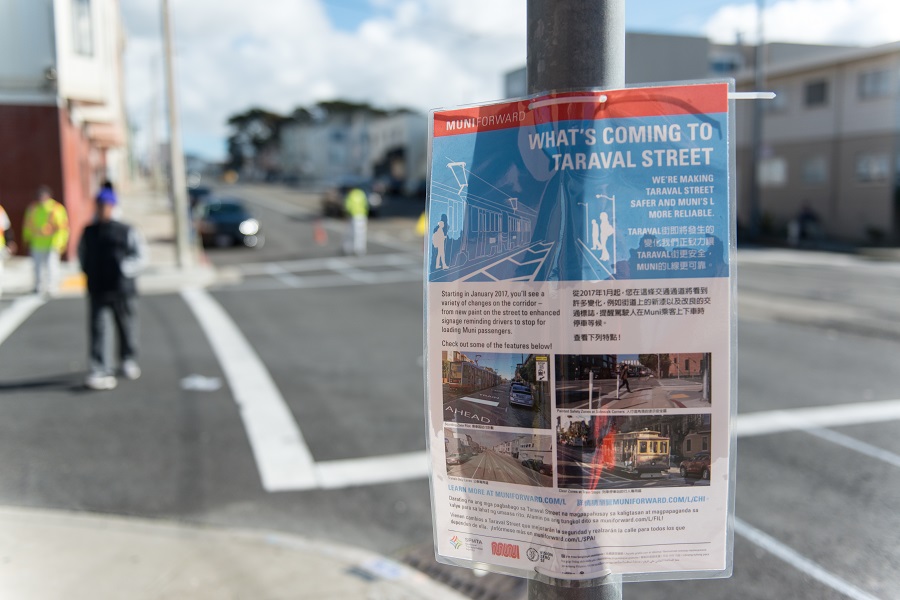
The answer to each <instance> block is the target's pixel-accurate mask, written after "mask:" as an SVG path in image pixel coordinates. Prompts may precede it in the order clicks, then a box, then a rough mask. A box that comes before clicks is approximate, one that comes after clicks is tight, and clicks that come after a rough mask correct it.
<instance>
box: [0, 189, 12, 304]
mask: <svg viewBox="0 0 900 600" xmlns="http://www.w3.org/2000/svg"><path fill="white" fill-rule="evenodd" d="M15 252H16V238H15V237H14V236H13V230H12V222H11V221H10V220H9V215H7V214H6V211H5V210H3V207H2V206H0V296H2V295H3V263H4V262H6V259H7V258H9V257H10V256H11V255H13V254H15Z"/></svg>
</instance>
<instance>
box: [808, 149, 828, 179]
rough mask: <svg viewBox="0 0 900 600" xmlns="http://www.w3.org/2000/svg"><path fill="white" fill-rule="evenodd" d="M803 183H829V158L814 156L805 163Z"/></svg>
mask: <svg viewBox="0 0 900 600" xmlns="http://www.w3.org/2000/svg"><path fill="white" fill-rule="evenodd" d="M803 183H808V184H810V185H819V184H823V183H828V158H827V157H825V156H813V157H811V158H808V159H806V161H805V162H804V163H803Z"/></svg>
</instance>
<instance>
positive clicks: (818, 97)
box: [803, 79, 828, 106]
mask: <svg viewBox="0 0 900 600" xmlns="http://www.w3.org/2000/svg"><path fill="white" fill-rule="evenodd" d="M803 97H804V101H805V102H806V106H824V105H825V104H827V103H828V82H827V81H825V80H824V79H823V80H820V81H812V82H810V83H807V84H806V89H805V91H804V96H803Z"/></svg>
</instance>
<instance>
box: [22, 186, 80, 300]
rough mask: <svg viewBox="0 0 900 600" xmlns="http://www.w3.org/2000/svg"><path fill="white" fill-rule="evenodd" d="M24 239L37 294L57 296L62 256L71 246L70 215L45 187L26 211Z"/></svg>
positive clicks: (40, 188) (23, 229)
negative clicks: (31, 260)
mask: <svg viewBox="0 0 900 600" xmlns="http://www.w3.org/2000/svg"><path fill="white" fill-rule="evenodd" d="M22 240H23V241H24V242H25V244H26V245H27V246H28V249H29V252H30V254H31V258H32V259H33V260H34V293H35V294H43V295H52V294H55V293H56V288H57V285H58V284H59V257H60V254H62V253H63V251H65V249H66V245H67V244H68V243H69V215H68V214H67V213H66V208H65V207H64V206H63V205H62V204H60V203H59V202H57V201H56V200H54V199H53V198H52V192H51V191H50V188H49V187H47V186H45V185H42V186H41V187H39V188H38V192H37V200H35V201H34V202H33V203H32V204H31V206H29V207H28V210H26V211H25V224H24V226H23V228H22Z"/></svg>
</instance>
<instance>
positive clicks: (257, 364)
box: [181, 289, 318, 492]
mask: <svg viewBox="0 0 900 600" xmlns="http://www.w3.org/2000/svg"><path fill="white" fill-rule="evenodd" d="M181 296H182V298H184V300H185V302H186V303H187V305H188V306H189V307H190V308H191V310H192V311H193V313H194V316H195V317H196V319H197V321H198V322H199V323H200V326H201V328H202V329H203V331H204V333H205V334H206V337H207V338H208V339H209V342H210V345H211V346H212V349H213V352H214V353H215V354H216V358H218V360H219V363H220V364H221V366H222V371H223V373H224V374H225V378H226V379H227V380H228V384H229V386H230V387H231V393H232V395H233V396H234V400H235V402H237V404H238V406H239V407H240V415H241V419H242V420H243V422H244V428H245V429H246V431H247V437H248V438H249V440H250V447H251V448H252V450H253V457H254V458H255V460H256V466H257V468H258V469H259V475H260V478H261V480H262V485H263V487H264V488H265V489H266V490H267V491H270V492H277V491H286V490H304V489H313V488H316V487H318V482H317V480H316V473H315V469H314V464H313V458H312V454H311V453H310V451H309V447H308V446H307V445H306V441H305V440H304V439H303V434H302V433H300V428H299V427H298V426H297V423H296V421H295V420H294V416H293V415H292V414H291V411H290V409H289V408H288V406H287V403H286V402H285V400H284V398H283V397H282V395H281V392H280V391H279V390H278V387H277V386H276V385H275V382H274V381H273V380H272V377H271V375H269V371H268V370H267V369H266V366H265V365H264V364H263V362H262V360H261V359H260V358H259V356H258V355H257V354H256V352H255V351H254V350H253V347H252V346H251V345H250V343H249V342H248V341H247V338H245V337H244V334H243V333H241V331H240V329H238V326H237V325H236V324H235V322H234V321H233V320H232V319H231V317H230V316H229V315H228V313H226V312H225V309H224V308H222V306H221V305H220V304H219V303H218V302H216V301H215V299H213V297H212V296H210V295H209V293H207V292H206V291H205V290H201V289H185V290H182V292H181Z"/></svg>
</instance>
